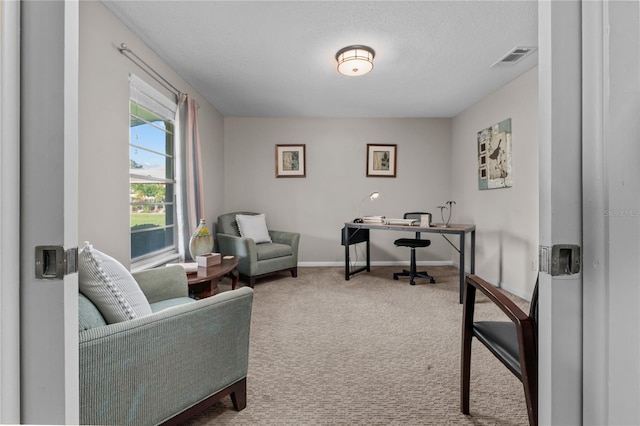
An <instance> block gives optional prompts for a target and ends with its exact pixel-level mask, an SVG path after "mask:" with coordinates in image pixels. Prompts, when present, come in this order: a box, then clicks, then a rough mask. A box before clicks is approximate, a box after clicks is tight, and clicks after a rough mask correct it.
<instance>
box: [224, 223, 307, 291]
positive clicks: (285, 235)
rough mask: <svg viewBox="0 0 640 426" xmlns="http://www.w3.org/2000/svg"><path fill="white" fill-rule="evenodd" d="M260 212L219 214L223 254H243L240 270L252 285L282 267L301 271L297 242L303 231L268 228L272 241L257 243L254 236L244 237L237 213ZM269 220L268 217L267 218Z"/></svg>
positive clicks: (293, 272) (281, 269)
mask: <svg viewBox="0 0 640 426" xmlns="http://www.w3.org/2000/svg"><path fill="white" fill-rule="evenodd" d="M238 214H249V215H251V214H258V213H253V212H233V213H227V214H223V215H221V216H218V227H217V229H216V240H217V243H218V249H219V250H220V253H222V254H223V255H228V254H230V255H234V256H237V257H239V258H240V264H239V265H238V272H239V273H240V276H241V277H242V278H243V279H245V280H248V281H249V284H250V285H251V286H252V287H253V285H254V284H255V280H256V279H257V278H260V277H263V276H265V275H269V274H272V273H274V272H280V271H290V272H291V276H293V277H296V276H297V275H298V245H299V243H300V234H299V233H297V232H285V231H274V230H271V229H270V230H269V235H270V236H271V240H272V241H273V242H272V243H260V244H256V243H255V242H254V241H253V240H252V239H251V238H242V237H241V236H240V232H239V231H238V224H237V223H236V215H238ZM267 220H268V218H267Z"/></svg>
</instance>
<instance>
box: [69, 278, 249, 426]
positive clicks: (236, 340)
mask: <svg viewBox="0 0 640 426" xmlns="http://www.w3.org/2000/svg"><path fill="white" fill-rule="evenodd" d="M134 276H135V278H136V281H138V283H139V284H140V286H141V288H142V290H143V292H144V294H145V296H146V297H147V299H148V300H149V301H150V302H151V307H152V310H153V311H154V313H153V314H151V315H147V316H145V317H142V318H137V319H133V320H129V321H124V322H120V323H115V324H109V325H106V324H100V321H99V320H96V319H95V312H93V309H95V308H92V306H91V302H88V303H87V301H88V299H86V298H84V297H83V296H82V295H79V300H80V305H79V309H80V321H81V322H82V321H83V318H84V321H85V325H84V327H80V328H86V327H87V325H86V323H90V322H92V323H93V324H94V327H93V328H89V329H86V330H83V331H80V333H79V363H80V422H81V423H82V424H140V425H152V424H158V423H161V422H163V421H165V420H168V419H170V418H172V417H174V416H176V415H177V414H179V413H181V412H183V411H184V410H186V409H189V408H192V407H193V406H194V405H196V404H198V403H200V402H202V401H204V400H206V399H208V398H209V397H210V396H212V395H214V394H217V393H220V392H222V391H223V390H225V389H228V388H229V387H230V386H236V385H237V383H238V382H242V381H243V380H245V379H246V376H247V368H248V361H249V326H250V320H251V305H252V301H253V290H252V289H250V288H247V287H243V288H240V289H238V290H233V291H227V292H223V293H220V294H218V295H215V296H213V297H210V298H207V299H202V300H198V301H194V300H192V299H189V298H187V297H186V293H187V285H186V278H185V274H184V270H183V269H182V268H180V267H166V268H165V267H163V268H158V269H156V270H151V271H144V272H141V273H138V274H134ZM96 311H97V310H96ZM87 318H93V321H89V320H87ZM231 395H232V399H233V398H236V397H237V395H234V393H231ZM234 405H235V399H234Z"/></svg>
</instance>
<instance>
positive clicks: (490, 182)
mask: <svg viewBox="0 0 640 426" xmlns="http://www.w3.org/2000/svg"><path fill="white" fill-rule="evenodd" d="M512 174H513V166H512V164H511V119H510V118H508V119H506V120H504V121H501V122H499V123H496V124H494V125H493V126H491V127H487V128H486V129H484V130H481V131H479V132H478V188H479V189H497V188H509V187H511V186H513V176H512Z"/></svg>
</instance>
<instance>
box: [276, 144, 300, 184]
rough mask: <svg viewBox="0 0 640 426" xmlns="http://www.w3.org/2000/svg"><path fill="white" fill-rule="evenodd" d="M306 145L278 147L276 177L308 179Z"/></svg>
mask: <svg viewBox="0 0 640 426" xmlns="http://www.w3.org/2000/svg"><path fill="white" fill-rule="evenodd" d="M306 163H307V161H306V157H305V145H304V144H302V145H276V177H277V178H280V177H306V175H307V174H306Z"/></svg>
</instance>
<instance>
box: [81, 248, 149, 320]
mask: <svg viewBox="0 0 640 426" xmlns="http://www.w3.org/2000/svg"><path fill="white" fill-rule="evenodd" d="M78 286H79V289H80V293H82V294H84V295H85V296H87V297H88V298H89V299H90V300H91V302H93V304H94V305H96V307H97V308H98V310H99V311H100V313H101V314H102V316H103V317H104V319H105V320H106V321H107V323H108V324H113V323H116V322H122V321H127V320H130V319H134V318H139V317H143V316H145V315H149V314H151V313H152V312H151V306H149V302H148V301H147V298H146V297H145V295H144V293H143V292H142V290H140V286H139V285H138V283H137V282H136V280H135V279H134V278H133V276H132V275H131V273H130V272H129V271H128V270H127V268H125V267H124V266H123V265H122V264H121V263H120V262H118V261H117V260H115V259H114V258H113V257H111V256H108V255H106V254H104V253H102V252H100V251H98V250H96V249H94V248H93V246H92V245H91V244H89V243H87V244H86V246H85V247H84V248H83V249H82V250H80V253H78Z"/></svg>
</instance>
